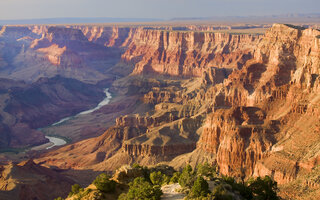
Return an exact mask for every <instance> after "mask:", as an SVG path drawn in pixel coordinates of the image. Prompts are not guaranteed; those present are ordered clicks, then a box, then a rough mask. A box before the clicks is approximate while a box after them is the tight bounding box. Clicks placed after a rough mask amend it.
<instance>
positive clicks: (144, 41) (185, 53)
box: [122, 29, 261, 76]
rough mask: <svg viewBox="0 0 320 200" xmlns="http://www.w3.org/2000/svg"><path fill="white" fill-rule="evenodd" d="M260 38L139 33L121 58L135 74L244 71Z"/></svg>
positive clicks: (199, 74)
mask: <svg viewBox="0 0 320 200" xmlns="http://www.w3.org/2000/svg"><path fill="white" fill-rule="evenodd" d="M260 38H261V37H260V36H259V35H230V34H226V33H210V32H208V33H207V32H181V31H161V30H145V29H137V30H136V32H135V34H134V36H133V38H132V41H131V43H130V44H129V45H128V49H127V51H126V52H125V53H124V54H123V55H122V58H123V59H124V60H125V61H127V62H133V63H136V65H135V69H134V71H133V74H148V73H149V74H165V75H172V76H201V75H202V73H203V71H204V70H205V68H207V67H219V68H221V67H224V68H235V69H239V68H242V66H243V64H244V63H245V62H246V61H247V60H249V59H250V58H252V54H253V50H254V47H255V46H256V44H257V43H258V41H259V40H260Z"/></svg>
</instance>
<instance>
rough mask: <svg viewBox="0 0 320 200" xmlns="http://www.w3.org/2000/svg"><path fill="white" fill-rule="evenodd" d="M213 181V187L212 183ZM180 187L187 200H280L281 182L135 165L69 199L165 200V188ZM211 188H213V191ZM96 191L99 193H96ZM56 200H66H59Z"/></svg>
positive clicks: (209, 169)
mask: <svg viewBox="0 0 320 200" xmlns="http://www.w3.org/2000/svg"><path fill="white" fill-rule="evenodd" d="M208 181H210V184H209V183H208ZM171 183H179V184H180V186H181V187H182V188H181V189H180V192H183V193H185V195H186V199H201V200H211V199H214V200H229V199H230V200H232V199H240V200H242V199H246V200H278V199H279V197H278V196H277V191H278V188H277V182H275V181H273V180H272V179H271V178H270V177H268V176H266V177H263V178H261V177H258V178H251V179H249V180H248V181H244V179H241V180H238V181H237V180H236V179H235V178H233V177H229V176H219V175H218V174H217V173H216V167H215V166H214V165H211V164H208V163H204V164H199V165H197V167H196V168H195V169H192V167H191V166H190V165H186V166H185V167H184V168H183V169H182V170H181V172H177V171H174V169H173V168H172V167H169V166H166V165H158V166H155V167H151V168H148V167H143V166H140V165H138V164H134V165H133V166H132V167H130V166H124V167H121V168H119V170H118V171H117V172H116V173H115V174H114V176H113V178H111V177H110V176H108V175H107V174H100V175H99V176H98V177H97V178H96V179H95V180H94V181H93V185H94V186H95V187H92V186H90V187H88V188H87V189H83V188H81V187H80V186H79V185H77V184H75V185H73V186H72V188H71V192H70V194H69V197H72V199H77V200H78V199H79V200H80V199H96V200H104V199H118V200H138V199H139V200H140V199H142V200H147V199H151V200H158V199H161V195H162V194H163V193H162V190H161V186H163V185H167V184H171ZM209 186H210V187H209ZM95 188H96V189H95ZM56 200H62V198H61V199H58V198H57V199H56Z"/></svg>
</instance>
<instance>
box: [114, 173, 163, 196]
mask: <svg viewBox="0 0 320 200" xmlns="http://www.w3.org/2000/svg"><path fill="white" fill-rule="evenodd" d="M129 187H130V188H129V191H128V193H127V194H122V195H120V197H119V200H120V199H121V200H124V199H126V200H140V199H153V200H158V199H160V198H161V195H162V191H161V188H160V187H159V186H158V185H152V184H151V183H150V182H149V181H147V180H146V179H145V178H143V177H138V178H135V179H134V181H133V182H131V183H129Z"/></svg>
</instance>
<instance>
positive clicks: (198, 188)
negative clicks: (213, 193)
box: [191, 176, 210, 198]
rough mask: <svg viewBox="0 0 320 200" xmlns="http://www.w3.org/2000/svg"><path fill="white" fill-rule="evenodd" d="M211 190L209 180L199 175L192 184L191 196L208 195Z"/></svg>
mask: <svg viewBox="0 0 320 200" xmlns="http://www.w3.org/2000/svg"><path fill="white" fill-rule="evenodd" d="M209 192H210V191H209V185H208V183H207V181H206V180H204V179H203V178H202V176H199V177H198V178H197V180H196V181H195V182H194V184H193V186H192V189H191V196H192V197H195V198H197V197H206V196H207V195H208V193H209Z"/></svg>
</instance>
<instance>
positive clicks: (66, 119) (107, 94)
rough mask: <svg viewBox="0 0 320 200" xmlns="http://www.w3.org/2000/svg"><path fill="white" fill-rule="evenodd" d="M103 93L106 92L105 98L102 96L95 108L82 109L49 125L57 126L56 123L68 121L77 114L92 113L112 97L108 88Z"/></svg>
mask: <svg viewBox="0 0 320 200" xmlns="http://www.w3.org/2000/svg"><path fill="white" fill-rule="evenodd" d="M104 93H105V94H106V98H104V99H103V100H102V101H101V102H100V103H99V104H98V105H97V106H96V107H95V108H92V109H90V110H86V111H83V112H81V113H78V114H77V115H74V116H70V117H66V118H63V119H61V120H60V121H58V122H56V123H54V124H52V125H51V126H57V125H59V124H61V123H63V122H65V121H68V120H69V119H72V118H74V117H77V116H79V115H86V114H89V113H92V112H94V111H96V110H99V109H100V108H101V107H102V106H105V105H107V104H108V103H109V102H110V100H111V98H112V96H111V94H110V93H109V88H106V89H105V90H104Z"/></svg>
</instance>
